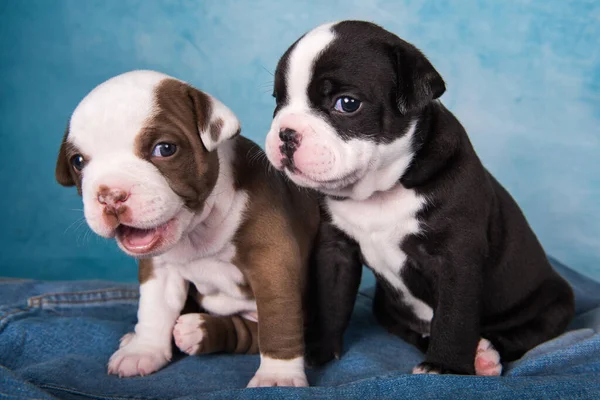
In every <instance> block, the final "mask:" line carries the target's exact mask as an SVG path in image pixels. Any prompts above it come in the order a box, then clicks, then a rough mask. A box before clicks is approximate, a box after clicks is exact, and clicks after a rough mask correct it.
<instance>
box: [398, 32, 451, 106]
mask: <svg viewBox="0 0 600 400" xmlns="http://www.w3.org/2000/svg"><path fill="white" fill-rule="evenodd" d="M393 51H394V58H395V62H396V79H397V81H396V85H397V89H396V90H397V94H396V102H397V104H398V109H399V110H400V112H401V113H403V114H407V113H410V112H413V111H418V110H420V109H422V108H423V107H425V106H426V105H427V104H428V103H429V102H430V101H432V100H434V99H437V98H438V97H440V96H441V95H442V94H444V92H445V91H446V85H445V83H444V80H443V79H442V77H441V76H440V74H439V73H438V72H437V71H436V70H435V68H434V67H433V65H431V63H430V62H429V60H428V59H427V58H426V57H425V55H423V53H421V51H419V49H417V48H416V47H414V46H413V45H411V44H410V43H407V42H405V41H402V43H400V44H399V45H397V46H395V47H394V50H393Z"/></svg>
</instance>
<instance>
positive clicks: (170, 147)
mask: <svg viewBox="0 0 600 400" xmlns="http://www.w3.org/2000/svg"><path fill="white" fill-rule="evenodd" d="M175 151H177V146H175V145H174V144H173V143H159V144H157V145H156V146H154V150H152V156H153V157H171V156H172V155H173V154H175Z"/></svg>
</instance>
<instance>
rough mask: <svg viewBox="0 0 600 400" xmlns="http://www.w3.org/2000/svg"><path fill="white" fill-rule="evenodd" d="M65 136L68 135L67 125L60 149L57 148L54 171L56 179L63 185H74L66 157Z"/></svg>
mask: <svg viewBox="0 0 600 400" xmlns="http://www.w3.org/2000/svg"><path fill="white" fill-rule="evenodd" d="M67 136H69V126H68V125H67V129H66V130H65V134H64V136H63V140H62V143H61V145H60V149H59V150H58V159H57V160H56V170H55V172H54V174H55V176H56V180H57V181H58V183H60V184H61V185H63V186H75V181H74V180H73V175H72V172H71V164H70V163H69V159H68V158H67Z"/></svg>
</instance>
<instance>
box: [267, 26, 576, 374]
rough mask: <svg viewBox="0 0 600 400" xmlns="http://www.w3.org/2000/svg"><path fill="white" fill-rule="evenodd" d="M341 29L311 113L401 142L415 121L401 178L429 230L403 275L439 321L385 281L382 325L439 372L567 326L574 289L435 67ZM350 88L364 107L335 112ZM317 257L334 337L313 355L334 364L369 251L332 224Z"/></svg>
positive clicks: (377, 36) (418, 239) (410, 251)
mask: <svg viewBox="0 0 600 400" xmlns="http://www.w3.org/2000/svg"><path fill="white" fill-rule="evenodd" d="M334 30H335V32H336V35H337V39H336V40H335V41H334V42H333V43H332V44H331V45H330V46H329V47H328V48H327V49H326V50H325V51H324V52H323V53H322V54H321V56H320V57H319V58H318V59H317V61H316V62H315V65H314V70H313V77H312V82H311V84H310V86H309V88H308V94H309V98H310V101H311V103H312V107H313V108H314V110H317V111H318V112H319V113H321V115H322V116H323V117H324V118H326V119H327V120H328V122H329V123H330V124H331V125H332V126H334V127H336V129H337V132H338V134H339V135H340V137H342V138H344V140H349V139H352V138H355V139H356V138H358V139H362V140H371V141H375V142H377V143H389V142H392V141H394V140H396V139H398V137H399V136H400V135H401V133H399V132H405V131H406V130H407V129H406V128H407V126H408V124H409V123H410V121H412V120H414V119H415V118H416V119H418V125H417V126H418V128H417V131H416V133H415V138H414V141H413V151H414V154H415V156H414V159H413V162H412V164H411V165H410V167H409V168H408V170H407V171H406V172H405V173H404V174H403V175H402V176H398V181H399V182H400V183H401V184H402V185H403V186H405V187H406V188H409V189H414V190H415V191H416V192H417V193H418V194H420V195H423V196H426V197H427V199H428V200H429V203H428V206H427V207H426V209H424V210H423V211H422V212H421V213H420V214H419V215H418V218H419V221H420V222H421V226H422V229H423V231H422V232H421V233H420V234H419V235H412V236H409V237H407V238H405V240H403V242H402V243H398V246H400V247H401V248H402V250H403V251H404V252H405V254H406V255H407V257H408V261H407V262H406V265H405V266H404V268H403V270H402V278H403V280H404V282H405V283H406V285H407V286H408V287H409V289H410V290H411V292H412V293H413V294H414V295H415V296H416V297H418V298H419V299H421V300H422V301H424V302H425V303H427V304H428V305H430V306H431V307H432V308H433V310H434V318H433V320H432V322H431V324H428V323H423V321H420V320H419V319H417V318H416V317H415V316H414V315H413V313H412V311H411V309H410V308H408V307H407V306H405V305H404V303H403V301H402V295H401V294H400V293H398V292H397V291H396V290H395V289H394V288H392V287H391V286H390V285H389V284H388V283H387V282H386V281H385V280H384V279H382V278H381V277H378V282H377V288H376V295H375V299H374V305H373V307H374V313H375V315H376V317H377V319H378V320H379V322H380V323H381V324H382V325H384V326H385V327H386V328H387V329H388V330H390V331H391V332H393V333H395V334H397V335H399V336H401V337H403V338H404V339H406V340H407V341H409V342H411V343H413V344H415V345H416V346H418V347H419V348H421V349H422V350H423V351H424V352H426V358H425V364H423V365H424V366H425V367H427V368H429V369H434V370H436V371H438V372H442V373H460V374H474V373H475V370H474V358H475V352H476V348H477V343H478V341H479V339H480V337H484V338H487V339H488V340H490V342H491V343H492V344H493V346H494V347H495V348H496V349H497V350H498V351H499V352H500V355H501V358H502V360H503V361H511V360H514V359H517V358H519V357H521V356H522V355H523V354H524V353H525V352H526V351H528V350H529V349H531V348H533V347H534V346H536V345H538V344H540V343H542V342H544V341H547V340H549V339H552V338H553V337H555V336H557V335H559V334H561V333H562V332H563V331H564V330H565V329H566V327H567V325H568V323H569V322H570V321H571V319H572V317H573V315H574V299H573V293H572V290H571V288H570V287H569V285H568V284H567V283H566V281H564V280H563V279H562V278H561V277H560V276H559V275H558V274H557V273H556V272H555V271H554V270H553V269H552V267H551V265H550V263H549V262H548V260H547V258H546V255H545V253H544V251H543V249H542V247H541V245H540V243H539V242H538V239H537V238H536V236H535V234H534V233H533V231H532V230H531V228H530V226H529V225H528V223H527V221H526V219H525V217H524V215H523V214H522V212H521V210H520V209H519V207H518V205H517V204H516V203H515V201H514V200H513V199H512V197H511V196H510V194H509V193H508V192H507V191H506V190H505V189H504V188H503V187H502V186H501V185H500V183H498V182H497V181H496V179H494V177H493V176H492V175H491V174H490V173H489V172H488V171H487V170H486V169H485V167H484V166H483V165H482V163H481V161H480V160H479V158H478V157H477V155H476V154H475V151H474V149H473V147H472V145H471V143H470V141H469V139H468V136H467V134H466V132H465V130H464V129H463V127H462V125H461V124H460V123H459V121H458V120H457V119H456V118H455V117H454V115H452V114H451V113H450V112H449V111H448V110H447V109H446V108H445V107H444V106H443V105H442V104H441V103H439V102H437V101H434V100H435V99H436V98H438V97H439V96H441V95H442V94H443V92H444V91H445V85H444V81H443V80H442V78H441V77H440V75H439V74H438V72H437V71H436V70H435V69H434V67H433V66H432V65H431V63H430V62H429V61H428V60H427V59H426V58H425V56H424V55H423V54H422V53H421V52H420V51H419V50H417V49H416V48H415V47H414V46H412V45H410V44H409V43H407V42H405V41H403V40H401V39H399V38H398V37H396V36H395V35H393V34H391V33H389V32H387V31H385V30H383V29H382V28H380V27H378V26H376V25H373V24H370V23H366V22H357V21H347V22H343V23H340V24H338V25H336V26H335V27H334ZM288 55H289V50H288V52H287V53H286V55H284V57H283V58H282V61H280V64H279V66H278V69H277V71H276V78H275V95H276V97H277V102H278V108H279V107H281V106H282V105H284V104H285V103H286V102H287V98H286V88H285V79H284V78H285V74H286V72H287V62H288ZM341 95H350V96H352V97H355V98H358V99H360V100H361V101H362V102H363V103H362V110H361V111H360V112H357V113H356V114H355V115H351V116H348V115H339V114H336V113H334V112H332V111H331V110H332V103H333V102H335V99H336V98H338V97H339V96H341ZM325 208H326V207H325ZM324 212H325V215H327V213H328V210H327V209H325V210H324ZM316 262H317V264H318V265H319V268H317V269H315V271H314V274H315V276H314V277H313V278H314V279H315V281H316V282H319V290H318V292H317V293H315V296H314V298H315V301H318V304H319V307H320V315H319V322H320V327H321V328H320V334H321V335H322V334H323V333H325V335H323V336H320V337H326V338H327V340H326V341H324V342H319V343H317V344H315V340H313V341H312V344H311V343H309V346H308V350H309V355H310V358H311V359H312V360H313V361H316V362H325V361H327V360H328V359H331V358H332V357H334V356H335V355H338V354H339V352H340V351H341V335H342V333H343V331H344V329H345V328H346V326H347V323H348V319H349V316H350V312H351V309H352V306H353V304H354V301H355V296H356V292H357V288H358V282H359V280H360V262H361V257H360V249H359V248H358V245H357V243H356V242H354V241H353V240H352V239H351V238H349V237H348V236H347V235H345V234H344V233H343V232H341V231H339V230H338V229H337V228H335V227H334V226H333V225H331V224H330V223H329V222H324V225H323V226H322V227H321V232H320V249H318V255H317V259H316ZM428 333H429V334H430V336H429V337H427V334H428ZM317 336H319V335H317Z"/></svg>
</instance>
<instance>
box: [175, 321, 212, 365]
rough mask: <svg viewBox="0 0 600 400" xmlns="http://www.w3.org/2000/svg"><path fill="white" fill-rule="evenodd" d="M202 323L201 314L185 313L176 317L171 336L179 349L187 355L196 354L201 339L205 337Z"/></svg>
mask: <svg viewBox="0 0 600 400" xmlns="http://www.w3.org/2000/svg"><path fill="white" fill-rule="evenodd" d="M202 325H204V317H203V316H202V314H185V315H181V316H180V317H179V318H178V319H177V323H176V324H175V327H174V328H173V338H175V344H176V345H177V347H178V348H179V350H181V351H182V352H184V353H186V354H189V355H193V354H198V351H199V350H200V347H201V344H202V340H203V339H204V338H205V337H206V334H205V332H204V329H202Z"/></svg>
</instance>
